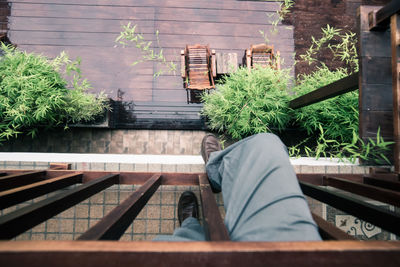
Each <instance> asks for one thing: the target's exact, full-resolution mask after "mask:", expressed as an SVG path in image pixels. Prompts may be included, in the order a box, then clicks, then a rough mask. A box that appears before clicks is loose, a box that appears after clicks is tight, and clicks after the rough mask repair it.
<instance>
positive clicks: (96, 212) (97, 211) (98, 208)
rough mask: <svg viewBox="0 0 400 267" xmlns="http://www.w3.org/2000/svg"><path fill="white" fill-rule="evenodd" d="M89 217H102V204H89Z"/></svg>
mask: <svg viewBox="0 0 400 267" xmlns="http://www.w3.org/2000/svg"><path fill="white" fill-rule="evenodd" d="M90 218H95V219H101V218H103V205H92V206H90Z"/></svg>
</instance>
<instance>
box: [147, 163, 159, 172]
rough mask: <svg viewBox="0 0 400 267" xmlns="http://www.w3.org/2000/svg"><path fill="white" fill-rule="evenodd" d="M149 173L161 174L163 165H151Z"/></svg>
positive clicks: (149, 165)
mask: <svg viewBox="0 0 400 267" xmlns="http://www.w3.org/2000/svg"><path fill="white" fill-rule="evenodd" d="M148 172H161V164H155V163H149V164H148Z"/></svg>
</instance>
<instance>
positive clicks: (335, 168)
mask: <svg viewBox="0 0 400 267" xmlns="http://www.w3.org/2000/svg"><path fill="white" fill-rule="evenodd" d="M325 171H326V173H338V172H339V166H326V167H325Z"/></svg>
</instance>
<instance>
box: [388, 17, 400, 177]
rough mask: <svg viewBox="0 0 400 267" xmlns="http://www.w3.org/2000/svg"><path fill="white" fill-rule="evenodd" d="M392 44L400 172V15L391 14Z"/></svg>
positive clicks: (396, 157) (396, 154) (398, 167)
mask: <svg viewBox="0 0 400 267" xmlns="http://www.w3.org/2000/svg"><path fill="white" fill-rule="evenodd" d="M390 35H391V44H392V91H393V126H394V141H395V145H394V170H395V172H397V173H399V172H400V114H399V111H400V110H399V105H400V92H399V90H400V81H399V78H400V74H399V71H400V60H399V56H400V16H399V15H398V14H394V15H392V17H391V19H390Z"/></svg>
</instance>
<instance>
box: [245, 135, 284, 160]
mask: <svg viewBox="0 0 400 267" xmlns="http://www.w3.org/2000/svg"><path fill="white" fill-rule="evenodd" d="M251 142H252V143H253V146H252V147H253V148H254V149H255V152H256V153H260V154H259V155H264V156H265V155H274V156H278V155H280V154H281V155H282V156H287V149H286V146H285V145H284V144H283V143H282V141H281V139H280V138H279V137H278V136H277V135H275V134H272V133H259V134H256V135H254V136H253V138H252V139H251Z"/></svg>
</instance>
